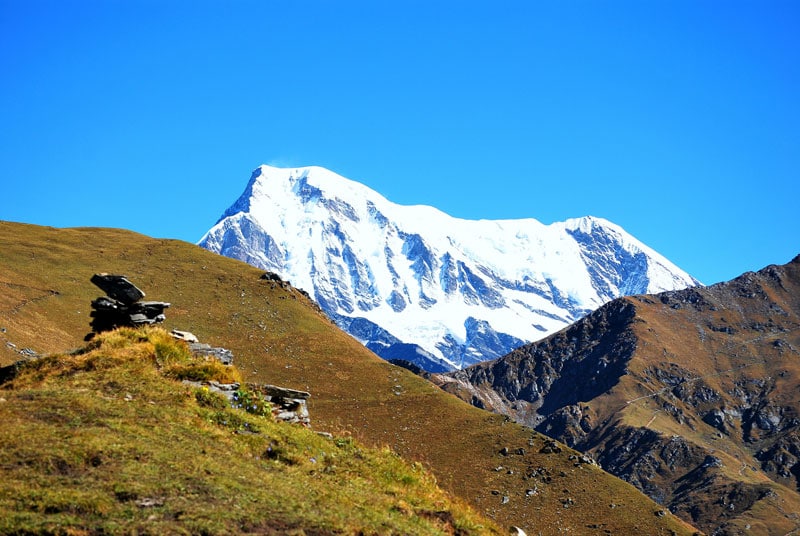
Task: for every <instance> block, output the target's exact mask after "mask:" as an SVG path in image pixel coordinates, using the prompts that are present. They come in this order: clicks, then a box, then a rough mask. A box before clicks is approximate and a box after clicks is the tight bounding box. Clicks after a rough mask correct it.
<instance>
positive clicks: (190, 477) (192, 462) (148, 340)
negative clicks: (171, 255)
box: [0, 328, 498, 535]
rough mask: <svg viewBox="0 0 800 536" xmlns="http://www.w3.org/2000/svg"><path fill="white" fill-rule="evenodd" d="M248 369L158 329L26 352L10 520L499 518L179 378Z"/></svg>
mask: <svg viewBox="0 0 800 536" xmlns="http://www.w3.org/2000/svg"><path fill="white" fill-rule="evenodd" d="M237 375H238V371H236V370H230V369H229V368H228V367H225V366H223V365H220V364H219V363H217V362H209V361H207V360H205V359H202V358H196V357H193V356H192V355H191V354H190V352H189V350H188V347H187V346H186V344H185V343H182V342H178V341H175V340H174V339H172V337H170V336H169V334H168V333H167V332H165V331H163V330H161V329H158V328H143V329H139V330H134V329H128V328H123V329H122V330H118V331H114V332H109V333H107V334H103V335H101V336H99V337H98V338H97V339H95V340H94V341H92V343H91V344H90V345H88V346H87V347H85V348H83V349H82V350H80V351H78V352H75V353H73V354H71V355H66V354H53V355H50V356H48V357H45V358H41V359H37V360H33V361H29V362H27V363H26V364H24V365H22V366H20V367H19V370H18V371H17V373H16V376H15V378H14V379H13V380H11V381H10V382H6V383H5V384H3V385H2V388H0V394H2V398H0V422H2V423H3V427H2V430H1V431H0V480H2V482H3V485H2V486H1V487H0V533H3V534H8V533H24V534H34V533H41V534H47V533H51V534H56V533H71V534H81V533H93V534H131V533H140V534H141V533H151V534H165V533H189V534H234V533H243V532H257V533H267V534H272V533H286V532H291V531H292V530H293V529H302V530H303V533H306V534H318V535H324V534H360V533H375V534H378V533H387V534H389V533H392V534H455V533H458V534H485V533H498V531H497V530H496V529H495V528H493V526H492V524H491V523H489V522H487V521H486V520H482V519H480V518H479V517H478V516H477V515H476V514H474V513H472V512H471V511H469V509H468V508H466V507H465V506H464V505H463V504H460V503H458V502H456V503H454V501H453V500H452V499H450V498H449V497H448V496H447V495H446V494H445V493H444V492H442V491H441V490H440V489H439V488H438V487H437V486H436V484H435V479H434V477H433V476H432V475H431V474H430V473H429V472H427V471H425V470H424V469H423V467H422V466H421V465H419V464H416V465H409V464H407V463H405V462H404V461H402V460H401V459H400V458H399V457H398V456H397V455H395V454H394V453H392V452H391V451H390V450H388V449H382V450H372V449H367V448H364V447H362V446H361V445H359V444H358V443H357V442H356V441H353V440H352V438H349V437H339V438H334V439H327V438H324V437H321V436H319V435H318V434H316V433H314V432H312V431H310V430H307V429H305V428H302V427H299V426H293V425H289V424H284V423H276V422H274V421H273V419H272V418H271V415H267V416H264V415H263V412H256V414H251V413H248V412H246V411H245V410H244V409H232V408H231V407H230V403H229V402H228V400H227V399H225V398H224V397H223V396H222V395H220V394H217V393H214V392H212V391H209V390H208V388H197V387H192V386H189V385H187V384H185V383H182V382H181V381H180V380H181V378H192V379H205V380H217V381H221V382H230V381H232V380H235V379H237V378H236V376H237ZM255 407H258V406H257V405H255ZM298 533H300V532H298Z"/></svg>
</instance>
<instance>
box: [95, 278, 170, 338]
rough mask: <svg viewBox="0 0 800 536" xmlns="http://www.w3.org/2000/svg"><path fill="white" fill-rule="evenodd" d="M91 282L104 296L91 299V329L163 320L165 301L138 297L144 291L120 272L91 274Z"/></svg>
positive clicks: (96, 331)
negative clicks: (118, 273)
mask: <svg viewBox="0 0 800 536" xmlns="http://www.w3.org/2000/svg"><path fill="white" fill-rule="evenodd" d="M91 281H92V283H94V284H95V285H96V286H98V287H99V288H100V290H102V291H103V292H105V293H106V296H102V297H100V298H97V299H96V300H92V309H93V310H92V313H91V317H92V319H93V320H92V330H93V331H94V332H95V333H100V332H101V331H109V330H112V329H114V328H118V327H121V326H141V325H143V324H155V323H160V322H163V321H164V319H165V318H166V317H165V316H164V309H166V308H167V307H169V305H170V304H169V303H166V302H158V301H140V300H141V299H142V298H144V292H142V291H141V290H139V289H138V288H137V287H136V285H134V284H133V283H131V282H130V281H128V279H127V278H126V277H125V276H124V275H112V274H94V275H93V276H92V279H91Z"/></svg>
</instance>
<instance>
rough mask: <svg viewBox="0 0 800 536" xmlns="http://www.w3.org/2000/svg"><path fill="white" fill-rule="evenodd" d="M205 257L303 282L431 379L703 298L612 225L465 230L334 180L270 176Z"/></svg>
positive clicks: (230, 213) (255, 184) (259, 178)
mask: <svg viewBox="0 0 800 536" xmlns="http://www.w3.org/2000/svg"><path fill="white" fill-rule="evenodd" d="M199 245H201V246H202V247H204V248H206V249H209V250H211V251H214V252H216V253H220V254H222V255H225V256H228V257H233V258H236V259H240V260H242V261H245V262H247V263H250V264H252V265H254V266H258V267H260V268H263V269H265V270H270V271H273V272H275V273H277V274H279V275H280V276H281V277H283V278H284V279H288V280H291V282H292V284H293V285H294V286H296V287H300V288H304V289H306V290H307V291H308V292H309V294H310V295H311V296H312V297H313V298H314V299H315V300H316V301H317V302H318V303H319V305H320V307H322V309H323V310H324V311H325V312H326V313H327V314H328V315H329V316H330V317H331V318H332V319H334V320H335V321H336V323H337V324H339V325H340V326H341V327H342V328H343V329H345V330H346V331H348V332H349V333H350V334H351V335H353V336H354V337H356V338H357V339H359V340H360V341H362V342H363V343H364V344H365V345H367V346H368V347H369V348H370V349H372V350H373V351H374V352H376V353H377V354H378V355H381V356H382V357H384V358H387V359H392V358H402V359H406V360H408V361H412V362H414V363H416V364H418V365H420V366H421V367H423V368H425V369H427V370H429V371H443V370H449V369H457V368H463V367H465V366H468V365H471V364H474V363H476V362H479V361H484V360H488V359H492V358H496V357H499V356H501V355H504V354H506V353H507V352H509V351H510V350H512V349H514V348H516V347H519V346H521V345H523V344H524V343H526V342H529V341H534V340H538V339H541V338H543V337H545V336H547V335H549V334H551V333H553V332H555V331H558V330H560V329H562V328H564V327H565V326H567V325H568V324H570V323H572V322H574V321H575V320H577V319H579V318H581V317H583V316H585V315H586V314H588V313H589V312H591V311H593V310H595V309H597V308H598V307H600V306H601V305H603V304H604V303H606V302H608V301H610V300H612V299H614V298H617V297H620V296H623V295H629V294H644V293H650V294H652V293H657V292H662V291H667V290H675V289H681V288H685V287H689V286H694V285H696V284H698V281H697V280H695V279H694V278H692V277H691V276H689V275H688V274H686V273H685V272H683V271H682V270H680V269H679V268H678V267H676V266H675V265H674V264H672V263H671V262H669V261H668V260H667V259H665V258H664V257H662V256H661V255H659V254H658V253H656V252H655V251H653V250H652V249H650V248H649V247H647V246H645V245H644V244H642V243H641V242H639V241H638V240H636V239H635V238H633V237H632V236H631V235H629V234H628V233H626V232H625V231H624V230H623V229H622V228H621V227H619V226H617V225H615V224H613V223H611V222H609V221H606V220H603V219H600V218H595V217H584V218H577V219H570V220H567V221H565V222H556V223H553V224H550V225H544V224H542V223H540V222H539V221H537V220H535V219H532V218H528V219H519V220H464V219H459V218H454V217H452V216H449V215H447V214H445V213H443V212H441V211H439V210H437V209H435V208H433V207H429V206H401V205H397V204H395V203H392V202H390V201H388V200H387V199H386V198H384V197H383V196H381V195H380V194H378V193H377V192H375V191H373V190H371V189H369V188H368V187H366V186H364V185H362V184H360V183H357V182H354V181H352V180H349V179H347V178H345V177H342V176H340V175H337V174H336V173H333V172H332V171H329V170H327V169H324V168H320V167H303V168H276V167H271V166H266V165H265V166H260V167H258V168H257V169H256V170H255V171H254V172H253V174H252V177H251V178H250V182H249V183H248V185H247V188H246V189H245V191H244V193H243V194H242V195H241V196H240V197H239V199H238V200H237V201H236V202H235V203H234V204H233V205H232V206H231V207H230V208H229V209H228V210H226V211H225V213H224V214H223V216H222V217H221V218H220V220H219V221H218V222H217V224H216V225H214V227H213V228H211V230H209V231H208V233H206V235H205V236H204V237H203V238H202V239H201V240H200V242H199Z"/></svg>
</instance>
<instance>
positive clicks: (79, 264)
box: [0, 222, 693, 534]
mask: <svg viewBox="0 0 800 536" xmlns="http://www.w3.org/2000/svg"><path fill="white" fill-rule="evenodd" d="M97 272H110V273H121V274H125V275H127V276H128V277H129V278H130V279H131V281H133V282H134V283H135V284H136V285H137V286H139V287H140V288H142V289H143V290H144V291H145V292H146V293H147V295H148V296H147V299H154V300H161V301H167V302H171V303H172V307H170V308H169V309H167V311H166V314H167V322H166V323H165V326H164V327H165V328H166V329H172V328H177V329H182V330H188V331H191V332H193V333H195V334H196V335H197V336H198V337H200V339H201V340H202V341H204V342H208V343H210V344H213V345H215V346H224V347H226V348H229V349H231V350H232V351H233V353H234V356H235V364H236V366H237V367H238V369H239V370H240V373H241V375H242V378H243V379H244V380H245V381H248V382H256V383H272V384H279V385H283V386H286V387H290V388H295V389H301V390H305V391H309V392H311V394H312V398H311V399H310V401H309V407H310V410H311V417H312V425H313V427H314V428H315V429H316V430H321V431H330V432H333V433H335V434H337V435H339V436H342V435H347V436H349V437H353V438H354V439H355V440H356V441H358V442H360V443H363V444H365V445H368V446H371V447H377V448H382V447H388V448H390V449H391V450H392V451H394V452H396V453H398V454H400V455H401V456H402V457H404V458H405V459H407V460H409V461H411V462H420V463H421V464H422V465H423V466H425V467H427V468H429V469H430V470H431V471H432V473H433V474H434V475H435V477H436V479H437V481H438V483H439V485H440V486H441V487H443V488H444V489H445V490H447V491H448V492H451V493H453V494H455V495H457V496H458V497H460V498H461V499H463V500H465V501H466V502H468V503H469V504H471V505H472V506H473V507H474V508H475V509H476V510H478V511H479V512H481V513H483V514H484V515H486V516H488V517H490V518H491V519H493V520H495V521H496V522H497V523H498V524H499V525H501V526H503V527H508V526H510V525H517V526H520V527H522V528H523V529H525V530H526V532H527V533H528V534H539V533H541V534H558V533H563V532H564V531H569V532H571V533H575V534H608V533H609V531H610V533H616V534H628V533H633V532H639V533H643V534H672V533H673V532H674V533H677V534H691V533H692V531H693V529H692V528H691V527H688V526H687V525H685V524H683V523H682V522H681V521H679V520H678V519H677V518H675V517H673V516H671V515H669V514H666V515H662V513H663V512H662V509H661V508H660V507H659V506H658V505H657V504H655V503H654V502H652V501H650V500H649V499H646V498H645V497H644V496H643V495H642V494H641V493H639V492H638V491H636V490H635V489H634V488H633V487H632V486H630V485H628V484H626V483H624V482H622V481H620V480H618V479H616V478H614V477H611V476H609V475H608V474H607V473H605V472H603V471H601V470H599V469H598V468H597V467H595V466H592V465H589V464H578V463H576V461H575V459H574V455H575V454H576V453H575V452H574V451H571V450H570V449H567V448H562V449H560V451H559V452H551V451H552V449H547V448H544V447H545V438H544V437H543V436H541V435H540V434H538V433H535V432H532V431H530V430H529V429H527V428H524V427H521V426H519V425H516V424H514V423H512V422H510V421H508V420H507V419H506V418H504V417H500V416H497V415H491V414H488V413H486V412H484V411H481V410H478V409H476V408H473V407H471V406H469V405H468V404H465V403H463V402H462V401H460V400H458V399H456V398H455V397H453V396H451V395H448V394H446V393H444V392H442V391H441V390H439V389H438V388H436V387H434V386H433V385H431V384H429V383H428V382H426V381H424V380H423V379H421V378H418V377H416V376H414V375H413V374H411V373H409V372H408V371H405V370H403V369H401V368H398V367H394V366H392V365H390V364H389V363H386V362H385V361H382V360H380V359H379V358H377V357H376V356H375V355H374V354H372V353H371V352H369V351H368V350H366V349H365V348H364V347H363V346H362V345H360V344H359V343H358V342H357V341H355V340H353V339H352V338H351V337H350V336H348V335H346V334H345V333H343V332H342V331H340V330H339V329H338V328H336V327H335V326H334V325H333V324H332V323H331V322H330V321H329V320H328V319H327V318H326V317H325V316H324V315H322V314H321V313H320V312H319V311H318V310H317V309H316V308H315V306H314V304H313V303H311V302H309V301H308V300H307V299H306V298H305V296H303V295H302V294H301V293H300V292H298V291H297V290H295V289H292V288H291V287H284V286H282V285H280V284H277V283H274V282H269V281H266V280H263V279H260V276H261V274H262V272H261V271H259V270H257V269H255V268H252V267H250V266H248V265H245V264H243V263H240V262H238V261H234V260H231V259H227V258H223V257H219V256H217V255H214V254H211V253H209V252H207V251H205V250H203V249H201V248H198V247H196V246H193V245H191V244H187V243H183V242H179V241H174V240H156V239H152V238H148V237H145V236H142V235H137V234H135V233H131V232H127V231H121V230H112V229H89V228H82V229H53V228H45V227H38V226H32V225H24V224H15V223H9V222H0V289H1V290H0V330H2V331H0V362H2V363H5V364H8V363H11V362H13V361H15V360H17V359H19V358H20V357H21V356H20V354H19V353H18V351H19V350H20V349H23V348H31V349H33V350H35V351H36V352H39V353H52V352H64V351H65V350H67V349H70V348H79V347H81V346H82V345H83V344H84V342H83V338H84V335H85V334H86V333H88V331H89V321H90V318H89V302H90V301H91V300H92V299H93V298H95V297H98V296H99V295H101V292H100V290H99V289H97V288H95V287H94V286H93V285H91V284H90V283H89V278H90V277H91V275H92V274H93V273H97ZM7 343H12V344H13V345H15V348H11V347H10V346H8V345H7ZM148 405H149V404H148ZM157 407H158V406H153V408H152V409H153V411H156V408H157ZM31 422H33V418H32V416H31ZM504 449H507V450H504ZM571 456H572V459H571ZM176 474H177V473H176ZM379 532H380V531H379Z"/></svg>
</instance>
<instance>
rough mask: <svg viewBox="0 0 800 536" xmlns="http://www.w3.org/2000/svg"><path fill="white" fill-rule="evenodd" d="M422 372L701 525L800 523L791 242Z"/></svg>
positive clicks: (797, 270)
mask: <svg viewBox="0 0 800 536" xmlns="http://www.w3.org/2000/svg"><path fill="white" fill-rule="evenodd" d="M429 377H430V378H431V379H432V380H433V381H434V382H436V383H437V384H438V385H440V386H441V387H442V388H443V389H445V390H447V391H449V392H451V393H454V394H456V395H457V396H459V397H461V398H462V399H464V400H466V401H469V402H470V403H472V404H473V405H475V406H478V407H482V408H486V409H490V410H492V411H495V412H498V413H502V414H504V415H508V416H509V417H512V418H513V419H515V420H516V421H518V422H520V423H523V424H526V425H529V426H532V427H534V428H535V429H536V430H538V431H541V432H544V433H545V434H547V435H549V436H551V437H554V438H556V439H558V440H560V441H563V442H564V443H566V444H568V445H570V446H573V447H575V448H576V449H578V450H580V451H582V452H584V453H586V454H587V455H589V456H591V457H592V458H594V459H596V460H597V462H598V463H599V464H600V465H601V466H602V467H603V468H605V469H606V470H608V471H610V472H611V473H613V474H616V475H618V476H620V477H621V478H623V479H625V480H627V481H629V482H631V483H632V484H634V485H635V486H636V487H638V488H639V489H641V490H642V491H644V492H645V493H646V494H648V495H649V496H650V497H652V498H653V499H654V500H656V501H657V502H659V503H660V504H662V505H664V506H665V507H666V508H668V509H669V510H670V511H672V512H674V513H676V514H677V515H679V516H681V517H683V518H684V519H686V520H687V521H690V522H691V523H693V524H695V525H696V526H698V527H700V528H702V529H703V530H704V531H706V532H708V533H711V534H719V535H722V534H790V533H794V532H796V531H800V514H799V513H800V495H798V489H800V415H799V414H798V411H799V409H800V256H798V257H797V258H795V259H794V260H792V261H791V262H789V263H788V264H786V265H783V266H769V267H767V268H764V269H763V270H761V271H759V272H757V273H746V274H744V275H742V276H741V277H738V278H736V279H734V280H732V281H730V282H727V283H720V284H717V285H713V286H710V287H706V288H691V289H686V290H680V291H673V292H664V293H661V294H657V295H641V296H636V297H628V298H621V299H618V300H615V301H612V302H610V303H608V304H606V305H605V306H603V307H601V308H600V309H599V310H597V311H596V312H594V313H593V314H591V315H589V316H587V317H585V318H584V319H582V320H580V321H578V322H576V323H575V324H574V325H572V326H570V327H569V328H567V329H565V330H563V331H561V332H559V333H557V334H555V335H552V336H550V337H548V338H547V339H545V340H543V341H540V342H538V343H534V344H530V345H527V346H524V347H522V348H519V349H518V350H515V351H513V352H511V353H510V354H508V355H507V356H505V357H503V358H500V359H498V360H495V361H492V362H488V363H482V364H478V365H475V366H472V367H469V368H467V369H465V370H462V371H456V372H452V373H448V374H434V375H429Z"/></svg>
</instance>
